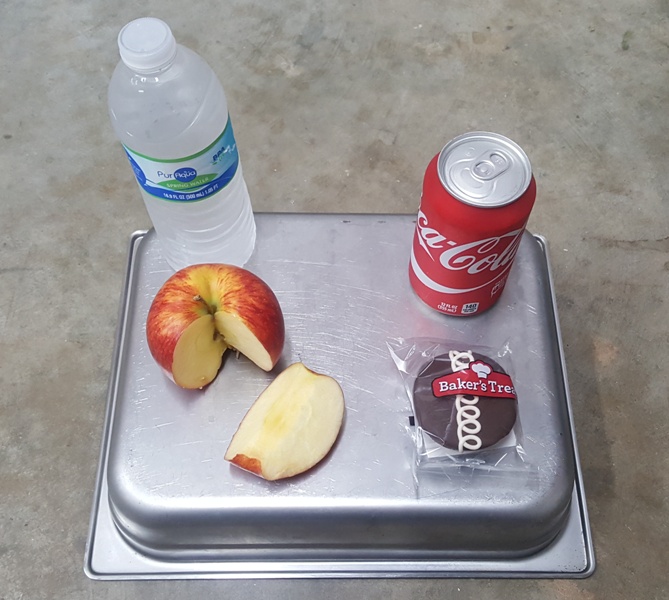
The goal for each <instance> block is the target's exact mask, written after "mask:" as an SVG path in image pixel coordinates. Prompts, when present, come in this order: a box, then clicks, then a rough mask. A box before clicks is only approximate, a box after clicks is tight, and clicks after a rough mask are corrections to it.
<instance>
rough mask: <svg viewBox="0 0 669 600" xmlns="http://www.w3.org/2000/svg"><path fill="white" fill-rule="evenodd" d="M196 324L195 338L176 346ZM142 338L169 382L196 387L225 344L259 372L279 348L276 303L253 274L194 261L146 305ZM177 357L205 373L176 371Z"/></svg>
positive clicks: (208, 377) (281, 334) (281, 333)
mask: <svg viewBox="0 0 669 600" xmlns="http://www.w3.org/2000/svg"><path fill="white" fill-rule="evenodd" d="M196 327H197V328H198V332H199V333H198V336H197V339H196V340H195V341H193V342H191V340H190V339H189V340H188V347H185V346H184V348H182V349H178V346H179V341H180V340H182V338H183V339H184V340H186V338H185V337H184V335H185V334H187V335H190V337H194V334H192V335H191V334H188V333H187V332H189V331H191V332H193V331H194V330H195V328H196ZM146 337H147V341H148V344H149V350H150V352H151V355H152V356H153V358H154V359H155V360H156V362H157V363H158V364H159V365H160V366H161V367H162V368H163V369H165V371H167V372H168V373H169V374H170V375H171V376H172V378H173V379H174V381H175V383H177V384H178V385H180V386H181V387H185V388H200V387H204V386H205V385H207V384H208V383H210V382H211V381H212V380H213V379H214V378H215V377H216V374H217V373H218V370H219V368H220V364H221V361H222V357H223V354H224V352H225V351H226V350H227V349H228V348H234V349H236V350H238V351H239V352H241V353H242V354H244V355H245V356H247V357H248V358H249V359H250V360H252V361H253V362H254V363H256V364H257V365H258V366H259V367H261V368H262V369H264V370H265V371H270V370H271V369H273V368H274V366H275V365H276V363H277V361H278V360H279V358H280V356H281V353H282V351H283V345H284V341H285V326H284V320H283V313H282V311H281V306H280V305H279V301H278V300H277V298H276V296H275V294H274V292H273V291H272V290H271V288H270V287H269V286H268V285H267V284H266V283H265V282H264V281H263V280H262V279H260V278H259V277H258V276H257V275H255V274H253V273H252V272H251V271H248V270H247V269H244V268H242V267H236V266H233V265H226V264H198V265H191V266H188V267H185V268H184V269H181V270H180V271H177V272H176V273H174V274H173V275H172V276H171V277H170V278H169V279H168V280H167V281H166V282H165V284H164V285H163V286H162V287H161V288H160V290H159V291H158V293H157V294H156V296H155V298H154V300H153V302H152V304H151V308H150V309H149V313H148V317H147V321H146ZM177 349H178V350H179V352H177ZM179 355H188V362H189V365H188V369H187V370H192V369H197V368H199V365H200V364H204V367H203V371H205V372H203V373H201V374H199V375H198V376H196V377H191V374H190V372H188V373H186V374H185V375H184V374H180V371H183V370H184V369H179V365H177V364H175V356H177V359H178V358H179ZM184 360H185V359H184Z"/></svg>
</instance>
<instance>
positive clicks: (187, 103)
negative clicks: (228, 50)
mask: <svg viewBox="0 0 669 600" xmlns="http://www.w3.org/2000/svg"><path fill="white" fill-rule="evenodd" d="M118 45H119V51H120V54H121V61H120V62H119V64H118V66H117V67H116V69H115V71H114V74H113V76H112V78H111V81H110V84H109V96H108V102H109V114H110V118H111V122H112V126H113V128H114V131H115V132H116V135H117V137H118V138H119V140H120V141H121V143H122V144H123V146H124V148H125V150H126V154H127V156H128V159H129V160H130V164H131V166H132V168H133V170H134V171H135V176H136V178H137V182H138V184H139V187H140V190H141V194H142V197H143V199H144V203H145V205H146V209H147V211H148V213H149V216H150V218H151V222H152V223H153V226H154V228H155V230H156V233H157V236H158V240H159V241H160V244H161V247H162V250H163V254H164V257H165V259H166V260H167V262H168V263H169V264H170V266H172V267H173V268H174V269H180V268H182V267H185V266H187V265H190V264H197V263H203V262H223V263H229V264H235V265H238V266H241V265H243V264H244V263H245V262H246V261H247V260H248V259H249V257H250V256H251V253H252V252H253V248H254V245H255V236H256V229H255V221H254V219H253V211H252V208H251V201H250V199H249V193H248V190H247V188H246V183H245V181H244V176H243V174H242V166H241V163H240V162H239V155H238V152H237V146H236V142H235V138H234V134H233V131H232V125H231V123H230V118H229V115H228V103H227V100H226V98H225V93H224V91H223V87H222V86H221V83H220V82H219V80H218V78H217V77H216V74H215V73H214V72H213V71H212V69H211V68H210V67H209V65H208V64H207V63H206V62H205V61H204V60H203V59H202V58H201V57H200V56H199V55H198V54H196V53H195V52H193V51H192V50H189V49H188V48H185V47H183V46H181V45H179V44H177V43H176V41H175V39H174V36H173V35H172V31H171V30H170V28H169V26H168V25H167V24H166V23H164V22H163V21H161V20H159V19H154V18H142V19H137V20H135V21H132V22H130V23H128V24H127V25H126V26H125V27H124V28H123V29H122V30H121V32H120V33H119V36H118Z"/></svg>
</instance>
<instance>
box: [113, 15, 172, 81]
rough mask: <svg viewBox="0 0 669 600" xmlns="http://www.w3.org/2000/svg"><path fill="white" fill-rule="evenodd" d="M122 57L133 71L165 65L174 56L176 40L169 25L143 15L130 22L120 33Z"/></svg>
mask: <svg viewBox="0 0 669 600" xmlns="http://www.w3.org/2000/svg"><path fill="white" fill-rule="evenodd" d="M118 49H119V52H120V54H121V60H122V61H123V62H124V63H125V64H126V65H127V66H128V67H129V68H131V69H133V70H134V71H139V72H141V73H150V72H153V71H158V70H160V69H161V68H163V67H166V66H167V65H168V64H169V63H170V62H172V60H173V59H174V55H175V54H176V52H177V43H176V41H175V39H174V36H173V35H172V30H171V29H170V27H169V25H168V24H167V23H165V22H164V21H161V20H160V19H154V18H153V17H144V18H142V19H136V20H135V21H131V22H130V23H128V24H127V25H126V26H125V27H124V28H123V29H121V32H120V33H119V34H118Z"/></svg>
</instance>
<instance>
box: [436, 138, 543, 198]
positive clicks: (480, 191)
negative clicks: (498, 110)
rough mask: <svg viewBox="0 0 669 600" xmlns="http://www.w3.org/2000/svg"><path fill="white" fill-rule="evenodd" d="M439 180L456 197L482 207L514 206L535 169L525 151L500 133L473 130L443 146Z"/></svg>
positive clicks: (438, 166) (440, 157) (439, 165)
mask: <svg viewBox="0 0 669 600" xmlns="http://www.w3.org/2000/svg"><path fill="white" fill-rule="evenodd" d="M437 169H438V171H439V179H440V180H441V183H442V185H443V186H444V188H445V189H446V190H447V191H448V192H449V193H450V194H451V195H452V196H454V197H455V198H457V199H458V200H460V201H461V202H464V203H465V204H469V205H471V206H477V207H479V208H496V207H499V206H504V205H506V204H511V203H512V202H513V201H514V200H516V199H517V198H519V197H520V196H521V195H522V194H523V192H524V191H525V190H526V189H527V186H528V185H529V184H530V180H531V179H532V167H531V165H530V159H529V158H527V155H526V154H525V152H523V149H522V148H521V147H520V146H519V145H518V144H516V143H515V142H513V141H511V140H510V139H508V138H506V137H504V136H503V135H499V134H498V133H489V132H486V131H474V132H471V133H465V134H463V135H460V136H458V137H456V138H454V139H453V140H451V141H450V142H449V143H448V144H446V145H445V146H444V148H443V149H442V151H441V153H440V154H439V160H438V163H437Z"/></svg>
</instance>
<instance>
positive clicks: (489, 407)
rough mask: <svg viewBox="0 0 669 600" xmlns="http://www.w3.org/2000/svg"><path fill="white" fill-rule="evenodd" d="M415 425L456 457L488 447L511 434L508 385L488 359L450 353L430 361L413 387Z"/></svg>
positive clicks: (512, 399) (512, 403)
mask: <svg viewBox="0 0 669 600" xmlns="http://www.w3.org/2000/svg"><path fill="white" fill-rule="evenodd" d="M413 404H414V410H415V413H416V415H415V417H416V421H417V423H418V425H419V426H420V427H421V428H422V429H423V431H425V432H426V433H427V434H428V435H429V436H430V437H432V438H433V439H434V440H435V441H437V442H438V443H440V444H441V445H443V446H444V447H446V448H449V449H452V450H455V451H457V452H468V451H474V450H480V449H483V448H487V447H490V446H493V445H495V444H497V443H498V442H500V441H501V440H503V439H504V438H505V437H506V436H507V435H509V433H511V431H512V429H513V426H514V424H515V422H516V418H517V399H516V390H515V387H514V385H513V381H512V380H511V377H510V376H509V374H508V373H506V371H504V369H503V368H502V367H501V366H500V365H499V364H497V363H496V362H495V361H493V360H492V359H491V358H489V357H487V356H484V355H482V354H478V353H475V352H472V351H470V350H457V349H456V350H450V351H449V352H448V353H447V354H443V355H440V356H437V357H435V358H433V359H431V360H430V362H429V363H428V364H426V365H425V367H424V368H423V369H422V370H421V372H420V373H419V375H418V377H417V378H416V381H415V383H414V390H413Z"/></svg>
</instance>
